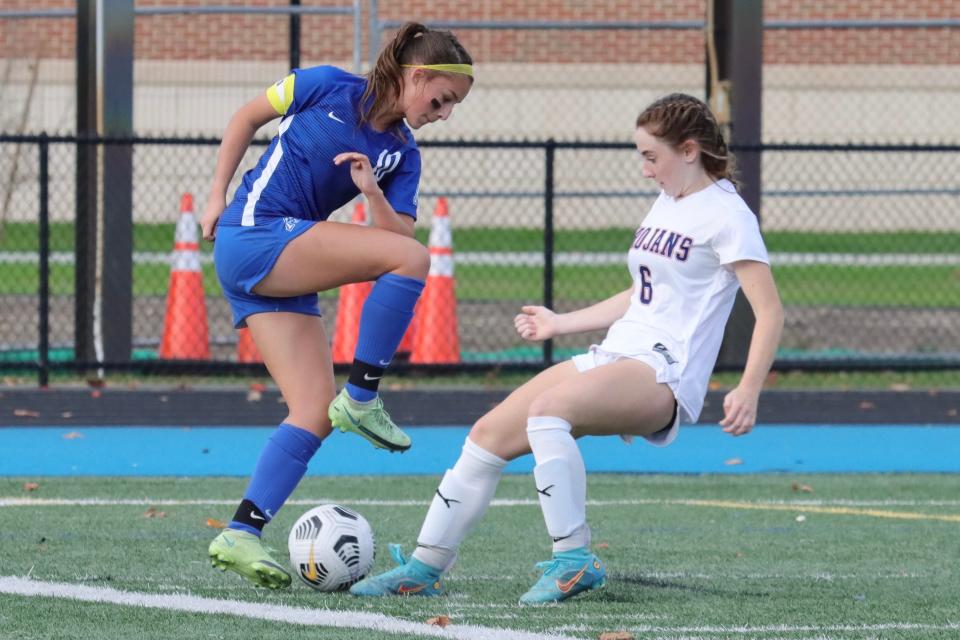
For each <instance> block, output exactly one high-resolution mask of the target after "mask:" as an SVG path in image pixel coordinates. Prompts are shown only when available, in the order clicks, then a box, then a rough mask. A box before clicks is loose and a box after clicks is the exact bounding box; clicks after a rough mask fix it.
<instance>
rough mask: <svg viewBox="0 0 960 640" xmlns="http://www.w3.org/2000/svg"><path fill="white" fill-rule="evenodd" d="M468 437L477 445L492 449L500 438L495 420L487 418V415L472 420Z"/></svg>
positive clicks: (488, 449)
mask: <svg viewBox="0 0 960 640" xmlns="http://www.w3.org/2000/svg"><path fill="white" fill-rule="evenodd" d="M470 439H471V440H472V441H473V443H474V444H476V445H477V446H479V447H483V448H484V449H486V450H487V451H492V450H493V447H495V446H496V444H497V442H498V441H499V440H500V437H499V434H498V431H497V428H496V424H495V422H494V421H493V420H490V419H488V418H487V416H483V417H482V418H480V419H479V420H477V421H476V422H474V423H473V427H472V428H471V429H470Z"/></svg>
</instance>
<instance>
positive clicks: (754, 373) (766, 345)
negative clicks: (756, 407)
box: [740, 302, 783, 393]
mask: <svg viewBox="0 0 960 640" xmlns="http://www.w3.org/2000/svg"><path fill="white" fill-rule="evenodd" d="M754 312H755V315H756V322H755V324H754V326H753V335H752V337H751V338H750V350H749V351H748V353H747V364H746V366H745V367H744V369H743V375H742V376H741V378H740V386H741V387H744V388H747V389H750V390H752V391H755V392H757V393H759V392H760V389H761V388H762V387H763V382H764V380H765V379H766V377H767V374H768V373H769V372H770V366H771V365H772V364H773V359H774V357H775V356H776V353H777V346H778V345H779V344H780V334H781V333H782V331H783V307H781V306H780V304H779V302H777V303H776V304H769V305H768V306H767V307H766V308H762V309H759V310H754Z"/></svg>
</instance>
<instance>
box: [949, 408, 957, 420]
mask: <svg viewBox="0 0 960 640" xmlns="http://www.w3.org/2000/svg"><path fill="white" fill-rule="evenodd" d="M947 415H948V416H950V417H951V418H953V417H955V416H956V415H957V410H956V409H947Z"/></svg>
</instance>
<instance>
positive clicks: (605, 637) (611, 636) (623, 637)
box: [598, 631, 633, 640]
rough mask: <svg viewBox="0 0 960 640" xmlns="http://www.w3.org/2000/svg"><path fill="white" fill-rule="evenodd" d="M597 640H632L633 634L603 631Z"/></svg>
mask: <svg viewBox="0 0 960 640" xmlns="http://www.w3.org/2000/svg"><path fill="white" fill-rule="evenodd" d="M598 640H633V634H632V633H630V632H629V631H604V632H603V633H601V634H600V637H599V638H598Z"/></svg>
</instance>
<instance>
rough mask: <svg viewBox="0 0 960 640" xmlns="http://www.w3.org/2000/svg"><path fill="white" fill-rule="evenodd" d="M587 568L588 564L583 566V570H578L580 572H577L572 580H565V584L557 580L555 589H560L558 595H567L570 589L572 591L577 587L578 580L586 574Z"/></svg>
mask: <svg viewBox="0 0 960 640" xmlns="http://www.w3.org/2000/svg"><path fill="white" fill-rule="evenodd" d="M589 566H590V563H589V562H588V563H587V564H585V565H583V568H582V569H580V571H577V574H576V575H575V576H573V577H572V578H570V579H569V580H567V581H566V582H560V581H559V580H557V589H560V593H569V592H570V589H573V588H574V587H575V586H576V585H577V583H578V582H580V578H582V577H583V574H585V573H586V572H587V567H589Z"/></svg>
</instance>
